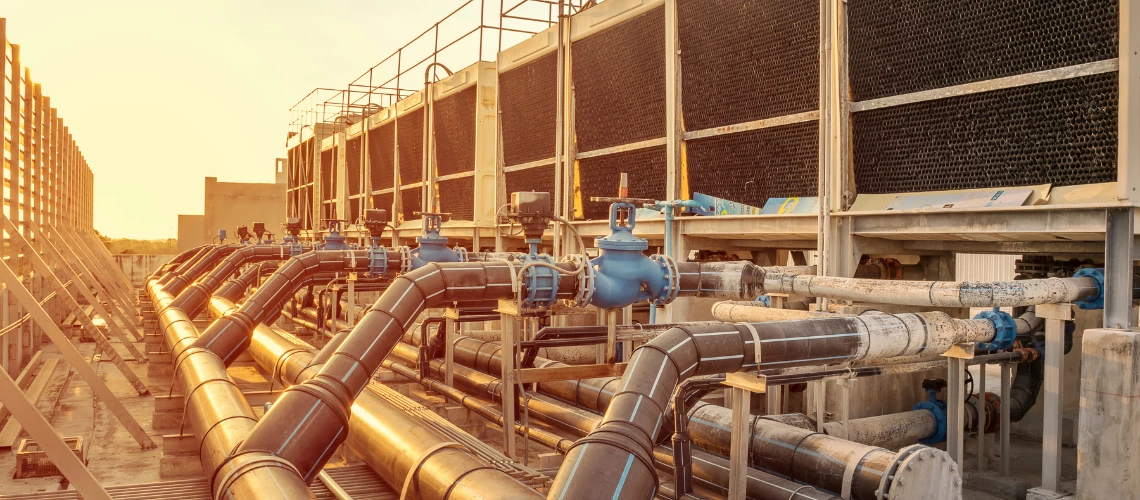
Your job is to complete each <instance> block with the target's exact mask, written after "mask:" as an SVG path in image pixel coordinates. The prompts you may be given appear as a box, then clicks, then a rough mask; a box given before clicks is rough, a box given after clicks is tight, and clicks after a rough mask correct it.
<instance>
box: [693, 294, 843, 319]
mask: <svg viewBox="0 0 1140 500" xmlns="http://www.w3.org/2000/svg"><path fill="white" fill-rule="evenodd" d="M712 315H713V318H714V319H716V320H717V321H723V322H725V323H741V322H747V323H759V322H765V321H788V320H796V319H812V318H838V317H842V316H847V315H845V314H835V313H826V312H813V311H799V310H796V309H774V308H771V307H766V306H764V305H762V304H760V303H759V302H741V301H733V300H725V301H721V302H717V303H716V304H713V306H712Z"/></svg>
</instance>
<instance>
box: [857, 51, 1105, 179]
mask: <svg viewBox="0 0 1140 500" xmlns="http://www.w3.org/2000/svg"><path fill="white" fill-rule="evenodd" d="M1116 108H1117V74H1116V73H1105V74H1100V75H1093V76H1086V77H1082V78H1074V79H1069V80H1062V81H1056V82H1049V83H1042V84H1038V85H1031V86H1026V87H1017V88H1012V89H1006V90H998V91H992V92H984V93H979V94H972V95H967V96H961V97H955V98H950V99H939V100H935V101H926V102H920V103H915V104H909V105H905V106H896V107H890V108H883V109H878V110H873V111H865V112H861V113H855V114H854V115H853V116H852V134H853V143H854V144H853V149H852V153H853V155H854V164H855V182H856V186H857V188H858V192H860V193H902V192H912V191H938V190H949V189H969V188H986V187H1006V186H1026V185H1033V184H1044V183H1052V184H1054V185H1057V186H1068V185H1076V184H1089V183H1100V182H1112V181H1114V180H1116V137H1117V133H1116V112H1117V110H1116Z"/></svg>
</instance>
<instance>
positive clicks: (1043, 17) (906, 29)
mask: <svg viewBox="0 0 1140 500" xmlns="http://www.w3.org/2000/svg"><path fill="white" fill-rule="evenodd" d="M847 19H848V22H847V24H848V26H849V33H848V36H849V39H850V42H849V45H850V72H851V90H852V93H853V95H854V99H855V100H856V101H862V100H867V99H874V98H878V97H885V96H891V95H897V94H905V93H910V92H916V91H920V90H928V89H935V88H941V87H948V86H951V85H958V84H962V83H968V82H975V81H981V80H989V79H993V78H999V77H1003V76H1010V75H1016V74H1020V73H1029V72H1034V71H1041V70H1046V69H1050V68H1060V67H1064V66H1071V65H1074V64H1080V63H1087V62H1094V61H1100V60H1104V59H1111V58H1114V57H1116V55H1117V28H1118V26H1119V6H1118V4H1117V2H1116V1H1115V0H1054V1H1050V2H1044V3H1043V2H1040V1H1038V0H987V1H984V2H979V1H976V0H948V1H943V2H918V1H914V0H909V1H903V2H900V1H898V0H850V1H849V2H848V8H847Z"/></svg>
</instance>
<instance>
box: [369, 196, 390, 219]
mask: <svg viewBox="0 0 1140 500" xmlns="http://www.w3.org/2000/svg"><path fill="white" fill-rule="evenodd" d="M393 199H395V195H393V194H392V193H385V194H376V195H372V208H382V209H384V210H387V211H388V217H391V216H392V200H393Z"/></svg>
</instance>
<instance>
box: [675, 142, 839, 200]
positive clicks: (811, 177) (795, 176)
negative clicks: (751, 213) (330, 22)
mask: <svg viewBox="0 0 1140 500" xmlns="http://www.w3.org/2000/svg"><path fill="white" fill-rule="evenodd" d="M686 147H687V153H688V154H687V155H686V158H687V168H688V174H689V189H690V191H692V192H694V193H703V194H707V195H710V196H717V197H720V198H724V199H727V200H732V201H736V202H740V203H745V204H748V205H751V206H754V207H762V206H764V202H765V201H767V200H768V198H772V197H775V198H785V197H792V196H816V195H817V194H818V190H819V182H818V178H819V177H818V176H819V124H818V123H816V122H815V121H811V122H804V123H797V124H793V125H785V126H782V127H773V128H765V129H760V130H753V131H749V132H741V133H736V134H728V135H721V136H715V137H709V138H706V139H699V140H695V141H689V142H688V143H687V146H686Z"/></svg>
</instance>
